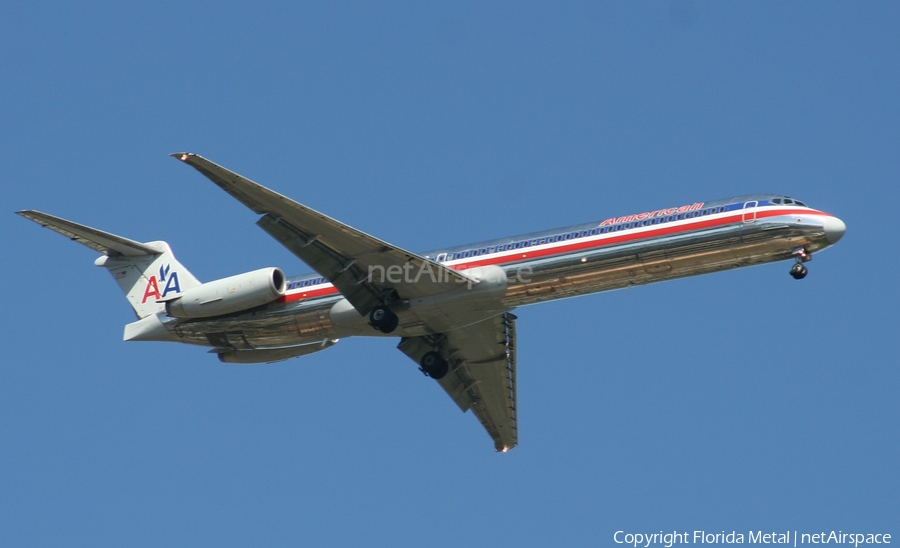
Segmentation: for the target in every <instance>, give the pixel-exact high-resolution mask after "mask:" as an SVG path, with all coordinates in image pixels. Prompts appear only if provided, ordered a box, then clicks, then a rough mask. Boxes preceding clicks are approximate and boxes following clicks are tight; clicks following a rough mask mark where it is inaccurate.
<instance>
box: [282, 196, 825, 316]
mask: <svg viewBox="0 0 900 548" xmlns="http://www.w3.org/2000/svg"><path fill="white" fill-rule="evenodd" d="M784 215H816V216H824V217H827V216H829V215H828V214H827V213H824V212H822V211H817V210H815V209H787V210H785V209H780V210H765V209H763V210H752V209H751V210H738V211H737V212H732V213H731V214H730V215H728V216H726V217H719V218H716V219H710V218H706V219H704V218H695V219H696V220H692V221H690V222H687V223H684V224H679V225H674V226H672V225H669V224H668V223H666V225H660V226H658V228H653V229H650V230H644V231H641V232H634V231H633V230H634V227H633V228H632V229H628V230H626V231H623V233H621V234H615V233H613V235H610V234H609V233H607V234H605V235H604V234H601V235H599V236H600V237H598V236H589V237H587V238H590V239H587V238H585V239H582V238H578V240H581V241H572V243H561V244H560V243H556V244H554V245H553V246H552V247H549V248H545V249H536V250H533V251H532V250H530V249H529V248H522V251H523V252H521V253H520V252H517V253H513V254H507V255H502V256H497V255H494V256H492V257H484V258H477V259H472V260H466V261H465V262H461V263H458V264H454V265H447V264H446V263H445V265H446V266H447V267H448V268H452V269H454V270H467V269H469V268H474V267H479V266H489V265H503V264H510V263H517V262H522V260H523V259H527V260H533V259H538V258H542V257H549V256H553V255H564V254H567V253H573V252H576V251H583V250H587V249H592V248H599V247H606V246H610V245H615V244H621V243H625V242H634V241H638V240H645V239H651V238H657V237H661V236H671V235H673V234H679V233H684V232H692V231H694V230H702V229H706V228H715V227H719V226H724V225H729V224H733V223H743V222H744V218H745V217H752V218H753V219H754V220H759V219H765V218H768V217H780V216H784ZM651 226H652V225H651ZM637 228H646V227H637ZM584 240H587V241H584ZM543 245H546V244H543ZM337 293H338V290H337V288H336V287H334V286H333V285H324V286H323V287H321V288H318V289H311V290H309V291H298V292H296V293H290V294H287V295H284V296H283V297H280V298H279V299H278V302H294V301H300V300H304V299H315V298H318V297H325V296H328V295H334V294H337Z"/></svg>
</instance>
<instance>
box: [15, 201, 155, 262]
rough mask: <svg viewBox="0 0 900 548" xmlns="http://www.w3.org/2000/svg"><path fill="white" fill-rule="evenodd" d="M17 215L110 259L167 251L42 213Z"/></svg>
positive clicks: (27, 211) (29, 212) (23, 212)
mask: <svg viewBox="0 0 900 548" xmlns="http://www.w3.org/2000/svg"><path fill="white" fill-rule="evenodd" d="M16 213H18V214H19V215H21V216H22V217H25V218H26V219H29V220H31V221H34V222H36V223H37V224H39V225H41V226H43V227H45V228H49V229H50V230H53V231H54V232H58V233H60V234H62V235H63V236H65V237H66V238H69V239H70V240H72V241H73V242H78V243H80V244H81V245H84V246H87V247H89V248H91V249H93V250H94V251H98V252H100V253H103V254H104V255H108V256H110V257H120V256H126V257H140V256H145V255H159V254H161V253H163V252H164V251H165V250H161V249H156V248H154V247H151V246H149V245H147V244H142V243H140V242H135V241H134V240H129V239H128V238H123V237H121V236H116V235H115V234H110V233H109V232H103V231H102V230H97V229H96V228H91V227H89V226H85V225H80V224H78V223H73V222H72V221H67V220H65V219H60V218H59V217H54V216H53V215H48V214H46V213H41V212H40V211H33V210H26V211H17V212H16Z"/></svg>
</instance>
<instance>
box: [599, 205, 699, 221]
mask: <svg viewBox="0 0 900 548" xmlns="http://www.w3.org/2000/svg"><path fill="white" fill-rule="evenodd" d="M703 204H704V203H703V202H699V203H696V204H691V205H683V206H681V207H670V208H668V209H657V210H656V211H645V212H644V213H637V214H633V215H625V216H624V217H610V218H609V219H607V220H605V221H603V222H602V223H600V226H606V225H614V224H618V223H630V222H631V221H642V220H644V219H652V218H653V217H665V216H666V215H674V214H676V213H684V212H686V211H697V210H698V209H703Z"/></svg>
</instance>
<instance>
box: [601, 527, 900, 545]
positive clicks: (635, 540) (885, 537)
mask: <svg viewBox="0 0 900 548" xmlns="http://www.w3.org/2000/svg"><path fill="white" fill-rule="evenodd" d="M613 540H614V541H615V542H616V544H627V545H629V546H633V547H634V548H637V547H638V546H642V547H643V548H650V546H653V545H660V546H663V547H664V548H672V547H673V546H675V545H676V544H744V543H746V544H780V545H788V546H791V545H793V546H799V545H801V544H845V545H853V546H854V548H856V547H858V546H859V545H861V544H890V543H891V535H890V534H886V533H844V532H843V531H830V532H824V531H822V532H819V533H800V532H798V531H785V532H783V533H780V532H777V531H772V532H765V531H762V530H759V531H749V532H748V533H747V534H746V535H744V533H738V532H737V531H731V532H730V533H726V532H725V531H722V532H719V533H707V532H706V531H694V532H693V533H690V532H688V531H683V532H682V531H672V532H671V533H663V532H662V531H660V532H659V533H650V534H647V533H626V532H625V531H616V532H615V534H614V535H613Z"/></svg>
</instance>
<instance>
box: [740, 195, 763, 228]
mask: <svg viewBox="0 0 900 548" xmlns="http://www.w3.org/2000/svg"><path fill="white" fill-rule="evenodd" d="M758 205H759V202H758V201H756V200H753V201H751V202H744V213H743V221H744V223H745V224H750V223H755V222H756V206H758Z"/></svg>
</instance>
